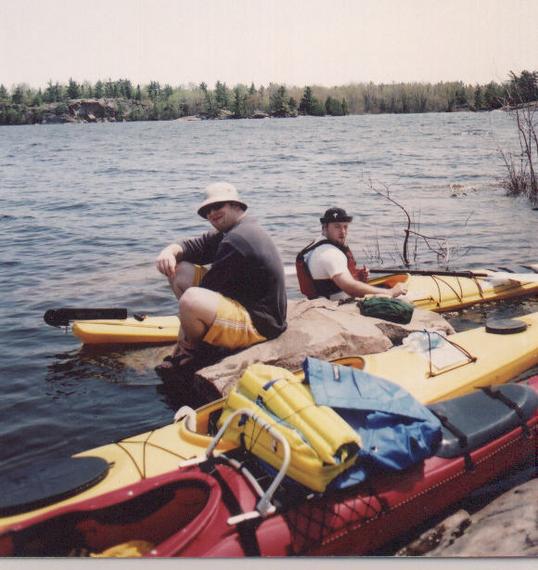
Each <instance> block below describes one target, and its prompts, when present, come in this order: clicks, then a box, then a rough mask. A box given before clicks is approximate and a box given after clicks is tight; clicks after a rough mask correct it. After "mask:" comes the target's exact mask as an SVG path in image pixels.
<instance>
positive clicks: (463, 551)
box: [396, 460, 538, 558]
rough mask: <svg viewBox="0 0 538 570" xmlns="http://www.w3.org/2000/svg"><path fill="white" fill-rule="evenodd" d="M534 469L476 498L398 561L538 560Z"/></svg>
mask: <svg viewBox="0 0 538 570" xmlns="http://www.w3.org/2000/svg"><path fill="white" fill-rule="evenodd" d="M529 463H530V465H527V467H526V468H525V466H522V467H516V468H514V470H513V471H512V472H511V473H509V474H507V476H506V477H505V478H503V479H499V480H497V481H494V482H492V483H490V484H489V485H486V486H485V487H482V488H481V489H479V490H477V491H475V492H474V493H472V494H471V495H470V496H469V498H468V499H466V500H464V501H462V502H461V503H460V504H459V510H458V511H457V512H456V513H454V514H451V515H449V516H448V517H447V518H446V519H444V520H443V521H441V522H439V523H437V524H436V525H435V526H434V527H433V528H431V529H430V530H428V531H427V532H425V533H423V534H422V535H421V536H420V537H418V538H417V539H415V540H414V541H413V542H411V543H410V544H408V545H407V546H405V547H404V548H402V549H400V550H399V551H398V552H397V553H396V556H427V557H458V558H461V557H501V556H502V557H506V556H512V557H536V556H538V479H536V465H535V461H533V460H531V461H530V462H529Z"/></svg>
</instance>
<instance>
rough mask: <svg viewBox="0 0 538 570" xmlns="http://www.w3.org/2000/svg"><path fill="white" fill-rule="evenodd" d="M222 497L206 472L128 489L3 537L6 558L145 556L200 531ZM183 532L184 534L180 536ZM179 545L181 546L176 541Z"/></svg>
mask: <svg viewBox="0 0 538 570" xmlns="http://www.w3.org/2000/svg"><path fill="white" fill-rule="evenodd" d="M220 499H221V492H220V489H219V488H218V487H217V486H215V485H214V484H211V480H210V479H209V478H208V480H207V481H205V480H204V474H196V475H192V476H189V475H188V474H186V476H185V477H184V478H180V479H177V475H176V481H171V482H170V483H168V484H164V485H162V486H159V487H157V488H153V489H151V488H149V490H148V489H145V491H144V492H140V491H139V490H138V489H137V490H136V493H135V492H134V491H132V490H130V488H129V487H127V488H126V489H123V490H119V491H117V492H113V493H110V494H108V495H107V496H106V500H105V501H103V500H102V499H101V500H100V501H96V500H90V501H85V502H83V503H80V504H79V506H78V508H77V507H66V508H65V509H63V511H64V512H63V513H58V514H57V515H56V516H55V517H52V518H50V517H43V521H42V522H41V523H39V522H38V523H37V524H33V525H31V526H30V527H28V528H26V529H25V528H24V523H23V524H22V525H20V526H22V529H20V530H18V531H17V532H14V533H7V534H4V535H2V536H1V539H0V540H1V542H0V552H1V554H2V555H3V556H23V557H24V556H32V557H41V556H61V557H66V556H68V557H69V556H79V557H80V556H82V557H84V556H89V557H102V556H103V557H105V556H106V557H108V556H119V557H121V556H129V557H131V556H143V555H147V554H150V552H151V550H152V548H153V547H154V546H155V545H158V544H161V543H163V542H164V541H165V540H166V539H167V538H169V537H170V536H174V535H175V536H179V535H181V534H182V533H180V531H183V530H184V531H185V534H184V536H190V538H191V539H192V537H193V536H195V535H196V534H197V532H196V527H200V528H202V527H203V524H202V523H203V522H206V521H207V520H208V518H209V517H210V516H211V514H212V512H214V511H215V509H216V508H217V506H218V503H219V502H220ZM178 533H179V534H178ZM177 546H179V545H177Z"/></svg>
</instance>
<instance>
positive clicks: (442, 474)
mask: <svg viewBox="0 0 538 570" xmlns="http://www.w3.org/2000/svg"><path fill="white" fill-rule="evenodd" d="M428 407H429V409H430V410H432V411H433V412H434V413H435V414H436V415H437V417H439V418H440V419H441V421H442V423H443V440H442V442H441V444H440V445H439V447H438V449H437V450H436V455H435V456H433V457H430V458H429V459H427V460H425V461H424V462H422V463H420V464H417V465H415V466H414V467H412V468H410V469H407V470H405V471H400V472H390V473H389V472H386V471H385V472H383V473H378V474H376V476H375V477H371V478H370V479H369V480H368V481H366V482H365V483H362V484H360V485H357V486H355V487H353V488H351V489H347V490H345V491H326V492H325V493H323V494H317V493H312V492H311V491H308V490H307V489H305V488H304V487H302V486H300V485H298V484H297V483H294V482H293V481H291V480H289V479H288V478H287V477H285V469H286V459H285V460H284V465H283V467H282V469H281V471H280V472H279V473H278V474H277V475H276V476H275V475H274V473H273V474H272V475H269V474H268V471H267V469H266V468H265V467H264V466H262V465H260V463H259V461H258V460H257V459H256V458H255V457H253V456H252V455H251V454H249V453H248V452H247V451H235V452H230V453H228V454H227V456H224V455H219V456H217V457H213V455H212V451H213V449H214V445H216V443H217V442H218V438H219V437H220V436H221V435H222V433H221V432H223V430H224V429H225V428H226V425H225V426H223V428H222V429H221V431H220V432H219V434H217V436H216V437H215V439H214V440H213V442H212V444H211V445H210V448H209V449H208V452H207V458H206V459H205V460H200V459H199V460H193V462H196V461H198V463H195V464H194V463H193V465H190V466H184V467H181V468H179V469H178V470H175V471H172V472H169V473H166V474H164V475H159V476H156V477H153V478H150V479H145V480H142V481H140V482H138V483H136V484H133V485H130V486H127V487H124V488H123V489H119V490H116V491H112V492H110V493H107V494H105V495H101V496H99V497H95V498H91V499H88V500H86V501H82V502H79V503H76V504H71V505H68V506H65V507H62V508H58V509H56V510H53V511H48V512H46V513H44V514H42V515H39V516H36V517H34V518H31V519H27V520H25V521H24V522H21V523H18V524H15V525H13V526H11V527H8V528H3V529H1V530H0V555H2V556H34V557H43V556H77V555H78V556H105V557H109V556H150V557H155V556H159V557H169V556H188V557H239V556H292V555H305V556H327V555H360V554H367V553H369V552H372V551H374V550H376V549H378V548H379V547H381V546H382V545H384V544H386V543H388V542H389V541H391V540H394V539H395V538H396V537H398V536H399V535H402V534H404V533H405V532H407V531H409V530H411V529H412V528H413V527H415V526H417V525H419V524H420V523H422V522H424V521H425V520H427V519H428V518H429V517H431V516H432V515H434V514H436V513H439V512H441V511H442V510H443V509H445V508H446V507H448V506H450V505H452V504H454V503H456V502H457V501H459V500H461V499H462V498H464V497H465V496H466V495H468V494H469V493H470V492H471V491H473V490H474V489H477V488H479V487H481V486H483V485H484V484H485V483H487V482H488V481H491V480H494V479H496V478H498V477H500V476H502V475H503V474H504V473H506V472H508V471H510V470H512V469H515V468H516V467H517V466H518V465H522V464H524V463H526V462H531V463H532V462H533V461H535V458H536V453H537V447H538V445H537V441H538V437H537V435H538V376H535V377H533V378H531V379H529V380H528V382H527V384H505V385H502V386H497V387H494V388H492V389H489V390H488V389H483V390H480V391H477V392H475V393H473V394H470V395H467V396H462V397H460V398H455V399H453V400H448V401H445V402H441V403H438V404H434V405H431V406H428ZM265 427H266V428H267V429H270V428H269V426H267V425H266V426H265ZM274 436H275V437H276V438H278V437H279V436H278V432H276V431H275V434H274ZM280 437H281V436H280ZM284 441H285V440H284Z"/></svg>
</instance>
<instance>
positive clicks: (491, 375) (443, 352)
mask: <svg viewBox="0 0 538 570" xmlns="http://www.w3.org/2000/svg"><path fill="white" fill-rule="evenodd" d="M518 321H522V322H523V323H525V324H526V325H527V327H526V330H524V331H522V332H516V333H513V334H498V333H493V332H488V331H487V330H486V328H485V327H482V328H477V329H473V330H468V331H464V332H461V333H456V334H453V335H450V336H449V337H448V340H442V339H441V340H440V341H438V340H437V339H436V338H435V337H434V335H435V333H434V335H432V338H431V345H432V348H431V351H430V350H429V348H428V349H426V350H423V349H422V347H421V346H420V345H418V346H415V345H414V344H413V343H412V342H410V343H408V344H406V345H402V346H399V347H395V348H393V349H391V350H388V351H386V352H384V353H379V354H369V355H365V356H350V357H347V358H338V359H336V360H334V361H333V362H335V363H337V364H341V365H347V366H354V367H356V368H361V369H364V370H365V371H367V372H369V373H371V374H373V375H375V376H380V377H382V378H386V379H388V380H391V381H393V382H395V383H397V384H399V385H401V386H403V387H404V388H405V389H407V390H408V391H409V392H410V393H411V394H412V395H413V396H414V397H415V398H416V399H418V400H419V401H421V402H422V403H424V404H429V403H433V402H436V401H438V400H444V399H447V398H452V397H455V396H460V395H463V394H465V393H467V392H470V391H472V390H473V389H475V388H477V387H479V386H489V385H492V384H501V383H505V382H508V381H509V380H511V379H513V378H515V377H516V376H518V375H519V374H521V373H522V372H524V371H526V370H528V369H529V368H531V367H532V366H535V365H536V364H538V312H537V313H532V314H530V315H526V316H523V317H518ZM448 341H449V342H448ZM428 347H429V345H428ZM296 374H297V375H298V376H299V377H300V376H301V375H302V371H300V372H296ZM223 405H224V399H221V400H217V401H215V402H212V403H211V404H208V405H206V406H203V407H201V408H199V409H198V410H197V411H196V412H194V411H192V410H190V418H189V417H188V418H187V419H183V420H182V421H179V422H178V423H174V424H171V425H167V426H165V427H162V428H158V429H155V430H153V431H148V432H145V433H143V434H140V435H137V436H133V437H127V438H125V439H123V440H121V441H118V442H116V443H112V444H109V445H104V446H102V447H98V448H96V449H92V450H89V451H85V452H82V453H79V454H77V455H76V456H75V457H100V458H103V459H104V460H105V461H106V462H107V463H108V471H107V472H106V473H105V474H104V475H103V478H102V480H101V481H99V482H98V483H96V484H95V485H93V486H92V487H90V488H87V489H86V490H84V491H82V492H80V493H77V494H76V495H74V496H72V497H70V498H67V499H63V500H59V501H56V502H55V503H54V504H52V505H48V506H41V508H37V509H34V510H32V511H29V512H26V513H18V514H15V515H12V516H7V517H4V518H0V526H3V525H7V524H12V523H14V522H16V521H19V520H23V519H25V518H28V517H29V516H30V515H34V514H36V513H38V512H44V511H47V510H50V509H52V508H53V507H55V506H59V505H65V504H68V503H73V502H75V501H77V500H79V499H83V498H89V497H92V496H97V495H100V494H102V493H104V492H107V491H110V490H113V489H117V488H119V487H123V486H125V485H128V484H131V483H134V482H136V481H139V480H140V479H144V478H146V477H151V476H152V475H157V474H160V473H164V472H166V471H170V470H172V469H175V468H176V467H177V466H178V465H179V464H180V463H181V462H182V461H184V460H186V459H189V458H192V457H196V456H198V455H200V454H201V453H203V452H204V451H205V449H206V448H207V446H208V444H209V441H210V436H209V435H208V433H209V432H212V431H213V430H211V429H210V427H209V426H210V424H211V425H213V426H215V425H216V423H217V420H218V417H219V415H220V411H221V410H222V408H223ZM193 420H194V421H193ZM191 422H193V423H194V422H195V424H196V425H195V427H194V426H193V425H192V424H191ZM231 445H232V444H231V443H229V442H226V441H221V443H220V444H219V447H218V449H220V450H223V449H227V448H228V449H229V448H230V446H231Z"/></svg>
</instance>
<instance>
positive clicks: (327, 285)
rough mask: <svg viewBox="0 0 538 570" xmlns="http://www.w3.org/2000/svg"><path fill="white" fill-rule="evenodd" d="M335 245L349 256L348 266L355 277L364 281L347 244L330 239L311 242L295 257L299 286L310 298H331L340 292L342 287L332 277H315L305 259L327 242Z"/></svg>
mask: <svg viewBox="0 0 538 570" xmlns="http://www.w3.org/2000/svg"><path fill="white" fill-rule="evenodd" d="M327 243H328V244H330V245H333V246H334V247H336V248H338V249H339V250H340V251H341V252H342V253H343V254H344V255H345V256H346V258H347V268H348V269H349V272H350V273H351V275H352V276H353V279H356V280H357V281H364V279H362V276H361V272H360V270H359V269H358V268H357V262H356V261H355V258H354V257H353V253H351V250H350V249H349V247H347V245H340V244H337V243H334V242H333V241H330V240H328V239H323V240H321V241H318V242H315V243H314V242H311V243H309V244H308V245H307V246H306V247H305V248H304V249H302V250H301V251H300V252H299V253H298V254H297V257H296V258H295V268H296V270H297V280H298V281H299V288H300V289H301V293H302V294H303V295H306V297H307V298H308V299H316V298H317V297H327V299H329V298H330V297H331V295H334V294H335V293H340V291H341V289H340V288H339V287H338V285H336V283H335V282H334V281H333V280H332V279H314V278H313V277H312V274H311V273H310V269H309V268H308V264H307V263H306V261H305V255H306V254H307V253H309V252H311V251H312V250H314V249H316V247H319V246H321V245H325V244H327Z"/></svg>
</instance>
